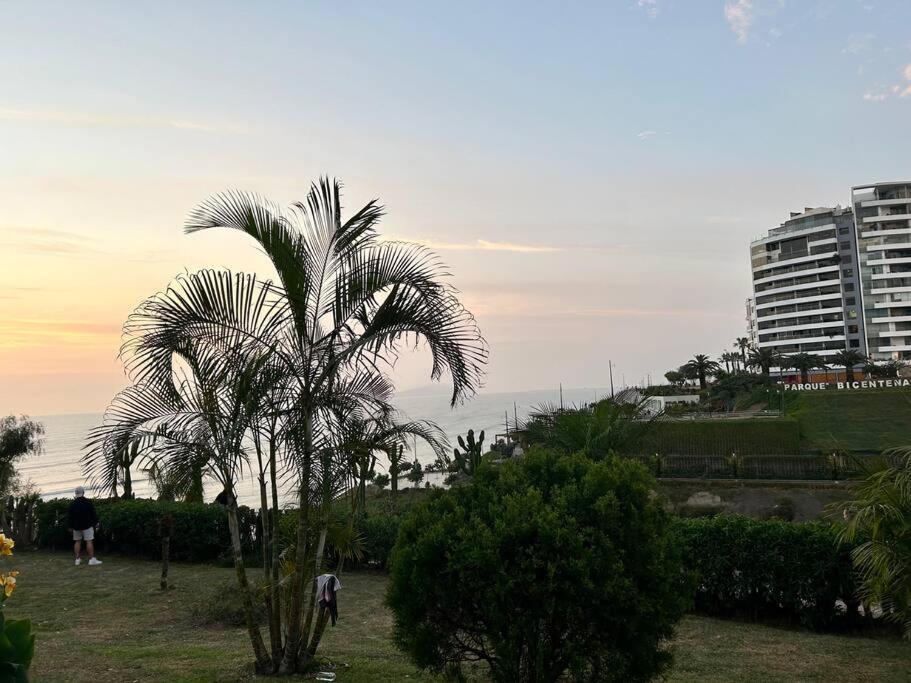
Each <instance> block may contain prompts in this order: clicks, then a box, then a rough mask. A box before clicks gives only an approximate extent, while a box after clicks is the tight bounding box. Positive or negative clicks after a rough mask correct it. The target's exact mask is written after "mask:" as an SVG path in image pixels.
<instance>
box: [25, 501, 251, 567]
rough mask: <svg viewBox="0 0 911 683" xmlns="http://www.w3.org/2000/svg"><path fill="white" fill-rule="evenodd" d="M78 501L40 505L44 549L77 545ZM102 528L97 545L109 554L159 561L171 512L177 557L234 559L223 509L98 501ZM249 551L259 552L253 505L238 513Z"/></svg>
mask: <svg viewBox="0 0 911 683" xmlns="http://www.w3.org/2000/svg"><path fill="white" fill-rule="evenodd" d="M71 502H72V501H71V500H69V499H61V498H56V499H54V500H46V501H40V502H39V503H38V506H37V513H36V516H37V522H36V524H37V539H36V543H37V544H38V546H39V547H43V548H48V547H50V548H68V547H70V545H71V544H72V542H73V537H72V534H71V533H70V532H69V530H68V529H67V510H68V508H69V505H70V503H71ZM95 509H96V511H97V512H98V520H99V522H100V529H99V532H98V535H97V541H96V544H97V545H98V546H99V547H100V548H101V549H102V550H103V551H104V552H118V553H123V554H124V555H134V556H138V557H147V558H150V559H158V558H159V557H160V556H161V539H160V537H159V521H160V520H161V519H162V517H163V516H164V515H167V514H170V515H171V516H172V518H173V520H174V527H173V531H172V532H171V548H170V550H171V559H172V560H187V561H191V562H209V561H214V560H218V559H220V558H223V557H226V556H228V555H229V552H230V551H229V537H228V519H227V514H226V511H225V508H224V507H223V506H221V505H214V504H211V505H205V504H202V503H174V502H167V501H157V500H146V499H137V500H96V501H95ZM238 517H239V522H240V533H241V542H242V547H243V550H244V553H245V554H247V553H251V554H252V553H254V552H256V551H257V550H258V548H257V547H256V545H255V543H254V538H255V534H256V528H257V514H256V512H255V511H253V510H251V509H250V508H247V507H240V508H239V510H238Z"/></svg>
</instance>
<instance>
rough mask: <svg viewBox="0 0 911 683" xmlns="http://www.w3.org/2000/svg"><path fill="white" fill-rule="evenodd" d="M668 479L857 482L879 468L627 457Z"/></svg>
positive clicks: (800, 458) (872, 463) (849, 463)
mask: <svg viewBox="0 0 911 683" xmlns="http://www.w3.org/2000/svg"><path fill="white" fill-rule="evenodd" d="M629 457H631V458H633V459H634V460H638V461H640V462H642V463H643V464H645V465H646V466H647V467H649V469H651V470H652V472H653V474H655V476H657V477H659V478H669V479H683V478H686V479H732V480H733V479H756V480H762V479H781V480H789V479H791V480H801V481H838V480H843V479H861V478H863V477H865V476H866V475H867V474H868V473H869V472H871V471H873V470H875V469H878V468H879V467H882V466H883V465H884V464H885V463H886V460H887V459H886V458H885V457H883V456H878V455H864V456H847V455H829V456H823V455H747V456H739V457H720V456H701V455H662V456H658V458H657V459H656V456H654V455H652V456H629Z"/></svg>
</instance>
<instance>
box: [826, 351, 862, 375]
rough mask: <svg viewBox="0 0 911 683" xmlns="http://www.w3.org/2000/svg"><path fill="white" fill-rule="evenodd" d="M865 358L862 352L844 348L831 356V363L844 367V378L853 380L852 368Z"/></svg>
mask: <svg viewBox="0 0 911 683" xmlns="http://www.w3.org/2000/svg"><path fill="white" fill-rule="evenodd" d="M865 360H866V358H864V356H863V354H861V353H860V352H859V351H856V350H854V349H844V350H843V351H839V352H838V353H836V354H835V355H834V356H832V363H834V364H835V365H838V366H841V367H843V368H844V369H845V380H847V381H848V382H853V381H854V368H855V367H857V366H858V365H860V364H861V363H863V362H864V361H865Z"/></svg>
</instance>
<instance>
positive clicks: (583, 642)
mask: <svg viewBox="0 0 911 683" xmlns="http://www.w3.org/2000/svg"><path fill="white" fill-rule="evenodd" d="M653 484H654V480H653V479H652V477H651V476H650V475H649V474H648V472H647V470H646V469H645V468H644V467H643V466H641V465H639V464H638V463H635V462H632V461H629V460H620V459H618V458H608V459H606V460H604V461H602V462H597V463H593V462H592V461H590V460H588V459H586V458H584V457H583V456H581V455H573V456H559V455H556V454H554V453H552V452H548V451H544V450H541V449H538V448H533V449H531V450H530V451H529V453H528V454H527V455H526V456H525V458H523V459H522V460H521V461H518V462H516V461H512V462H507V463H504V464H502V465H499V466H496V467H495V466H492V465H489V464H484V465H482V466H481V467H480V468H479V470H478V472H477V473H476V474H475V477H474V479H473V481H472V483H471V484H469V485H467V486H464V487H459V488H456V489H452V490H449V491H435V492H434V493H433V494H431V495H430V496H429V497H428V499H427V500H426V502H425V503H424V504H422V505H419V506H417V507H415V508H414V509H413V510H412V511H411V513H410V514H408V515H407V516H406V517H405V518H404V519H403V520H402V524H401V529H400V531H399V536H398V541H397V543H396V545H395V549H394V552H393V560H392V568H391V579H390V585H389V593H388V595H387V602H388V604H389V606H390V607H391V608H392V610H393V612H394V617H395V641H396V644H397V645H398V647H400V648H401V649H402V650H403V651H405V652H406V653H407V654H408V655H409V656H410V657H411V659H412V660H413V661H414V662H415V663H416V664H417V665H418V666H420V667H422V668H426V669H430V670H432V671H437V672H440V671H445V672H447V673H449V674H450V675H456V676H460V675H461V670H460V666H461V665H462V663H463V662H465V661H469V660H475V659H480V660H482V661H484V662H486V664H487V665H488V666H489V669H490V675H491V677H492V679H493V680H495V681H509V682H511V683H512V682H514V681H542V680H547V681H552V680H558V679H560V678H561V677H562V676H564V675H566V674H569V675H571V676H572V678H573V679H574V680H579V681H639V680H643V681H644V680H648V679H650V678H652V677H653V676H655V675H657V674H658V673H660V672H661V671H662V670H664V669H665V668H666V666H667V665H668V663H669V661H670V658H671V655H670V653H669V652H668V651H667V649H666V648H664V647H662V643H663V642H664V641H665V640H666V639H667V638H669V637H670V636H671V635H672V634H673V630H674V625H675V624H676V622H677V621H678V619H679V618H680V616H681V615H682V613H683V611H684V608H685V606H686V602H687V600H686V597H685V596H686V591H685V590H682V588H683V586H682V585H681V584H682V581H681V572H680V558H679V554H678V552H677V548H676V545H675V543H674V542H673V539H672V538H671V537H670V535H669V534H668V532H667V529H668V524H669V521H668V516H667V513H666V512H665V511H664V509H663V507H662V505H661V502H660V501H659V500H658V499H656V498H655V497H654V496H653V495H652V493H651V490H652V486H653Z"/></svg>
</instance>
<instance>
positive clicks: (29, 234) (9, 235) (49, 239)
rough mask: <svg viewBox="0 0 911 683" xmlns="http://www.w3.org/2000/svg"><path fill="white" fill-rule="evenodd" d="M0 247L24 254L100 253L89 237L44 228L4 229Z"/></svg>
mask: <svg viewBox="0 0 911 683" xmlns="http://www.w3.org/2000/svg"><path fill="white" fill-rule="evenodd" d="M0 247H2V248H3V249H8V250H10V251H17V252H20V253H26V254H49V255H56V256H62V255H70V254H97V253H101V252H100V250H99V249H97V248H96V247H95V245H94V243H93V240H92V239H91V238H90V237H86V236H85V235H80V234H79V233H75V232H67V231H65V230H51V229H45V228H6V229H3V230H0Z"/></svg>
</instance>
